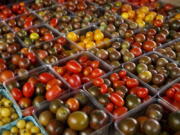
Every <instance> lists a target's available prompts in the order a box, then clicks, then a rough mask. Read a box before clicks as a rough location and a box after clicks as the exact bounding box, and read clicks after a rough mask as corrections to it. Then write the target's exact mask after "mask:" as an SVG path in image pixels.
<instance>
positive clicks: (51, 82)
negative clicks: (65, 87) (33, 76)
mask: <svg viewBox="0 0 180 135" xmlns="http://www.w3.org/2000/svg"><path fill="white" fill-rule="evenodd" d="M54 85H58V86H61V85H62V82H61V81H60V80H58V79H52V80H50V81H48V83H47V85H46V90H49V89H51V88H52V87H53V86H54Z"/></svg>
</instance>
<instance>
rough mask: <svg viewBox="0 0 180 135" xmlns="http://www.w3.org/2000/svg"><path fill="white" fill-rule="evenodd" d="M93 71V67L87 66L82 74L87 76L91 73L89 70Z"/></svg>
mask: <svg viewBox="0 0 180 135" xmlns="http://www.w3.org/2000/svg"><path fill="white" fill-rule="evenodd" d="M92 71H93V68H92V67H90V66H87V67H85V68H84V69H83V75H84V76H89V75H90V74H91V72H92Z"/></svg>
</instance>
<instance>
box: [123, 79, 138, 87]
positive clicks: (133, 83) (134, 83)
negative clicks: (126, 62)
mask: <svg viewBox="0 0 180 135" xmlns="http://www.w3.org/2000/svg"><path fill="white" fill-rule="evenodd" d="M138 85H139V81H138V80H137V79H135V78H129V79H127V81H126V86H127V87H128V88H133V87H137V86H138Z"/></svg>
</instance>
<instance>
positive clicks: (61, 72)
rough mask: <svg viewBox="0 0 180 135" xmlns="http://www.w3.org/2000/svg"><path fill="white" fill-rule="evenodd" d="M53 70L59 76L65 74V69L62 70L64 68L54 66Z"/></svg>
mask: <svg viewBox="0 0 180 135" xmlns="http://www.w3.org/2000/svg"><path fill="white" fill-rule="evenodd" d="M53 69H54V70H55V71H56V72H57V73H58V74H59V75H63V74H64V72H65V68H64V67H58V66H54V67H53Z"/></svg>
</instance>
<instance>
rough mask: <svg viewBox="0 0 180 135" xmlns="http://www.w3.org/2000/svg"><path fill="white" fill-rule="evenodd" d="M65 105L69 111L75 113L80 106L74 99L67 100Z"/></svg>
mask: <svg viewBox="0 0 180 135" xmlns="http://www.w3.org/2000/svg"><path fill="white" fill-rule="evenodd" d="M66 104H67V106H68V108H69V109H70V110H71V111H77V110H78V109H79V106H80V105H79V101H78V100H77V99H76V98H69V99H68V100H67V101H66Z"/></svg>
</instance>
